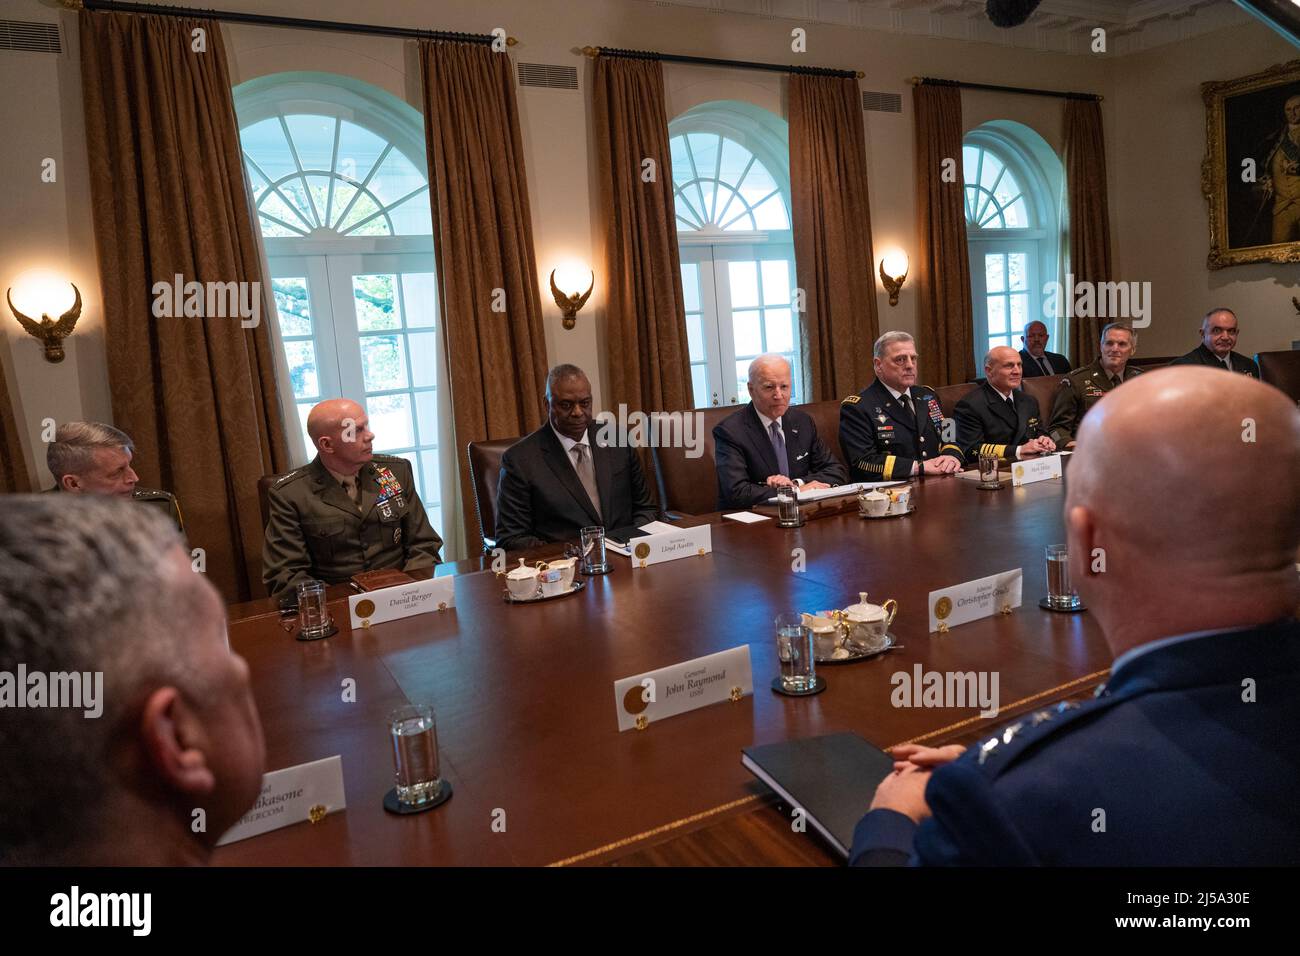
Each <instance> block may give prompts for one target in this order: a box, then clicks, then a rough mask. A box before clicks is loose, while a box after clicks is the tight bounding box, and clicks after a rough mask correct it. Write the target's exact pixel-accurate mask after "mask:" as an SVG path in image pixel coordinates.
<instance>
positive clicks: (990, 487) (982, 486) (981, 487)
mask: <svg viewBox="0 0 1300 956" xmlns="http://www.w3.org/2000/svg"><path fill="white" fill-rule="evenodd" d="M975 487H976V488H978V489H979V490H980V491H1001V490H1002V489H1003V488H1005V487H1006V482H1003V481H999V482H998V483H997V486H996V487H994V486H993V485H986V484H984V482H982V481H981V482H980V483H979V484H978V485H976V486H975Z"/></svg>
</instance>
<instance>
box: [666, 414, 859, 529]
mask: <svg viewBox="0 0 1300 956" xmlns="http://www.w3.org/2000/svg"><path fill="white" fill-rule="evenodd" d="M742 407H743V406H740V405H724V406H720V407H718V408H697V409H695V410H694V411H696V412H698V413H699V414H700V418H701V420H702V421H701V427H702V429H703V436H702V437H703V439H704V440H703V442H702V445H703V449H702V450H703V454H702V455H700V457H699V458H687V457H686V451H687V450H686V449H684V448H655V449H653V452H654V455H653V459H654V471H655V484H656V485H657V486H658V489H659V502H660V505H661V506H662V507H663V509H664V510H665V511H674V512H678V513H680V514H690V515H698V514H708V513H709V512H711V511H716V510H717V508H718V469H717V457H716V455H715V452H714V444H713V429H714V427H715V426H716V425H717V424H718V423H719V422H721V421H722V420H723V419H724V418H726V417H727V416H729V415H733V414H735V412H736V411H737V409H739V408H742ZM792 407H793V408H797V409H798V410H799V411H801V412H804V413H805V414H806V415H808V416H809V417H810V418H812V420H813V422H814V423H815V424H816V425H817V436H818V437H819V438H820V439H821V440H822V441H824V442H825V443H826V445H827V447H828V448H830V450H831V453H832V454H834V455H835V457H836V458H838V459H839V460H840V461H841V462H843V461H844V453H843V452H842V451H841V449H840V403H839V402H835V401H832V402H812V403H810V404H807V405H794V406H792ZM685 414H690V412H687V413H685Z"/></svg>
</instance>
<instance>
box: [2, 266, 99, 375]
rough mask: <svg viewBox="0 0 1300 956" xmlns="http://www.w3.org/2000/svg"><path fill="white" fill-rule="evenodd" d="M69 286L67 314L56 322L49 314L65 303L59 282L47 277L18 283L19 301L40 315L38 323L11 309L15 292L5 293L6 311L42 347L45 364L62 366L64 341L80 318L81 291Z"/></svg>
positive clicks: (28, 279) (35, 277)
mask: <svg viewBox="0 0 1300 956" xmlns="http://www.w3.org/2000/svg"><path fill="white" fill-rule="evenodd" d="M68 284H69V285H71V286H72V293H73V302H72V305H71V306H70V307H69V308H68V310H67V311H66V312H64V313H63V314H62V315H60V316H59V318H58V319H57V320H55V319H52V318H50V315H49V313H50V312H51V311H53V310H54V309H57V308H58V306H59V304H60V303H61V302H66V301H67V299H66V298H65V297H64V295H61V294H60V293H61V292H62V287H63V282H62V280H58V279H51V278H49V277H48V276H47V275H43V274H42V275H33V276H30V277H27V276H24V277H23V278H21V279H20V280H19V282H18V286H19V299H20V300H22V301H23V304H24V305H25V306H26V307H27V308H29V309H31V310H32V311H36V312H39V313H40V316H41V319H40V321H39V322H38V321H36V320H35V319H33V318H31V317H30V316H27V315H24V314H23V313H22V312H20V311H19V310H18V307H17V306H15V305H14V296H13V292H14V290H13V289H12V288H10V289H9V290H7V291H6V292H5V299H6V300H7V301H8V303H9V311H11V312H12V313H13V314H14V318H16V319H17V320H18V324H19V325H21V326H22V327H23V328H24V329H26V330H27V332H28V334H30V335H32V336H34V337H35V338H37V339H39V340H40V341H41V344H42V345H44V346H45V361H47V362H62V361H63V359H64V358H65V357H66V353H65V352H64V350H63V340H64V339H66V338H67V337H68V336H69V335H71V334H72V330H73V328H75V327H76V325H77V319H78V318H80V316H81V290H80V289H78V288H77V287H76V285H74V284H73V283H68Z"/></svg>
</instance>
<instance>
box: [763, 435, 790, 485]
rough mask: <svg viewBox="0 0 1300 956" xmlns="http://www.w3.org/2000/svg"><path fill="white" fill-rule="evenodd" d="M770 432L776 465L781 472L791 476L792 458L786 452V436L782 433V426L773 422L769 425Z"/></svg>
mask: <svg viewBox="0 0 1300 956" xmlns="http://www.w3.org/2000/svg"><path fill="white" fill-rule="evenodd" d="M767 430H768V432H769V433H770V434H771V436H772V450H773V451H774V452H776V467H777V470H778V471H780V472H781V474H783V475H785V476H786V477H787V478H789V477H790V459H789V458H788V457H787V456H786V453H785V436H784V435H782V434H781V426H780V425H779V424H778V423H776V422H773V423H772V424H771V425H770V426H768V429H767Z"/></svg>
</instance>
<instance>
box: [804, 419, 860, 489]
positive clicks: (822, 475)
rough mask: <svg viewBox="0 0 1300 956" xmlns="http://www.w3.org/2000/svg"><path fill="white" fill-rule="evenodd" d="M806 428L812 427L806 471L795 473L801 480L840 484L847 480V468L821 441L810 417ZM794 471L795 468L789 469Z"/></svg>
mask: <svg viewBox="0 0 1300 956" xmlns="http://www.w3.org/2000/svg"><path fill="white" fill-rule="evenodd" d="M807 427H808V428H810V429H812V447H811V448H809V451H810V452H811V454H810V455H809V456H808V461H809V462H810V463H809V465H808V471H807V472H806V473H805V474H802V475H797V476H796V477H798V478H799V479H800V480H801V481H805V482H807V481H824V482H825V483H826V484H828V485H842V484H844V483H846V482H847V481H848V480H849V470H848V469H847V468H845V467H844V465H843V464H842V463H841V462H840V460H839V459H838V458H836V457H835V454H834V452H832V451H831V449H830V446H829V445H827V444H826V443H825V442H824V441H822V439H821V436H820V435H818V434H817V426H816V425H815V424H814V423H813V420H812V417H811V416H809V418H808V425H807ZM791 470H792V471H794V470H795V469H791Z"/></svg>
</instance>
